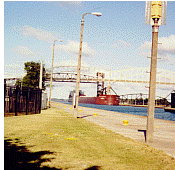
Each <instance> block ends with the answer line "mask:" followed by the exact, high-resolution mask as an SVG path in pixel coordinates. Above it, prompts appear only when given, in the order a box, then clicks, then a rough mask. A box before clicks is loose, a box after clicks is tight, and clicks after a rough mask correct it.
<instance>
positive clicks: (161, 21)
mask: <svg viewBox="0 0 175 170" xmlns="http://www.w3.org/2000/svg"><path fill="white" fill-rule="evenodd" d="M165 16H166V2H165V1H152V2H150V1H149V2H146V24H151V25H152V51H151V68H150V82H149V99H148V114H147V130H146V142H147V143H152V142H153V138H154V110H155V93H156V69H157V50H158V32H159V25H165V23H166V17H165Z"/></svg>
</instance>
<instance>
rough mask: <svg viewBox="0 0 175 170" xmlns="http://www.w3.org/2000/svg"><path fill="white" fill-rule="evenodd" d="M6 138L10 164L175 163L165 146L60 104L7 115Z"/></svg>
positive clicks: (112, 169) (114, 169) (114, 168)
mask: <svg viewBox="0 0 175 170" xmlns="http://www.w3.org/2000/svg"><path fill="white" fill-rule="evenodd" d="M4 141H5V143H4V144H5V167H6V168H9V169H10V168H11V169H20V168H21V169H75V170H79V169H80V170H83V169H86V170H88V169H89V170H90V169H96V170H97V169H99V170H100V169H102V170H105V169H107V170H118V169H122V170H131V169H132V170H133V169H134V170H135V169H136V170H137V169H138V170H146V169H148V170H151V169H154V170H160V169H170V170H173V169H175V159H174V158H172V157H170V156H168V155H166V154H164V153H163V152H162V151H158V150H156V149H153V148H151V147H149V146H147V145H145V144H142V143H139V142H136V141H133V140H132V139H129V138H125V137H123V136H122V135H119V134H116V133H114V132H112V131H110V130H106V129H105V128H103V127H100V126H98V125H95V124H93V123H90V122H88V121H86V120H83V119H76V118H74V117H73V115H71V114H69V113H67V112H65V111H63V110H60V109H58V108H50V109H47V110H43V111H42V113H41V114H35V115H24V116H16V117H5V118H4Z"/></svg>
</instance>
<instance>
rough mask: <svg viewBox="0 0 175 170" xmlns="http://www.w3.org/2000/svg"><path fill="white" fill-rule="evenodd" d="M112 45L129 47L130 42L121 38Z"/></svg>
mask: <svg viewBox="0 0 175 170" xmlns="http://www.w3.org/2000/svg"><path fill="white" fill-rule="evenodd" d="M113 46H114V47H119V48H121V47H122V48H123V47H130V46H131V44H130V43H127V42H126V41H123V40H118V41H117V43H115V44H114V45H113Z"/></svg>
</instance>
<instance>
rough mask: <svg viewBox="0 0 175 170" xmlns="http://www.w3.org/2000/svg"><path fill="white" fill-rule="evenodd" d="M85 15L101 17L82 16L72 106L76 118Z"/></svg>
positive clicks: (98, 14) (93, 13) (97, 13)
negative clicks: (73, 102) (73, 103)
mask: <svg viewBox="0 0 175 170" xmlns="http://www.w3.org/2000/svg"><path fill="white" fill-rule="evenodd" d="M87 14H92V15H96V16H98V17H99V16H101V15H102V13H99V12H90V13H85V14H83V15H82V20H81V34H80V48H79V57H78V66H77V80H76V89H75V106H74V109H76V111H77V117H78V100H79V87H80V69H81V55H82V41H83V28H84V17H85V15H87Z"/></svg>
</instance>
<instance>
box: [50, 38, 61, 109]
mask: <svg viewBox="0 0 175 170" xmlns="http://www.w3.org/2000/svg"><path fill="white" fill-rule="evenodd" d="M55 41H58V40H55ZM55 41H54V42H53V55H52V67H51V75H50V95H49V108H50V107H51V104H50V103H51V92H52V78H53V62H54V50H55ZM59 41H60V42H62V40H59Z"/></svg>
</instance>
